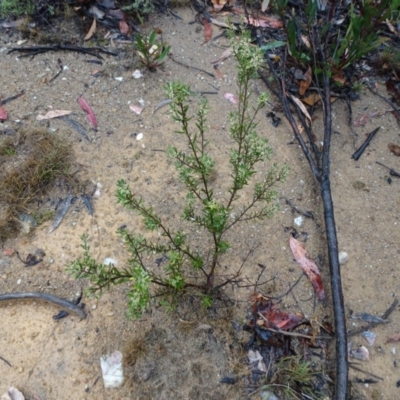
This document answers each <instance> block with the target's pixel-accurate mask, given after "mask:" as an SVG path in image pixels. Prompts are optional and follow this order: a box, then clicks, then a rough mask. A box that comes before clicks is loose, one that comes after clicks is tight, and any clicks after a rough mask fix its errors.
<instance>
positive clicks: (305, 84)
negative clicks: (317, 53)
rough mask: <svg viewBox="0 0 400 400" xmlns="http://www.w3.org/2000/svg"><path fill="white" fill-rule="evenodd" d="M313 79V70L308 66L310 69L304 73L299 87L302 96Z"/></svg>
mask: <svg viewBox="0 0 400 400" xmlns="http://www.w3.org/2000/svg"><path fill="white" fill-rule="evenodd" d="M311 81H312V72H311V68H310V67H308V70H307V71H306V72H305V73H304V80H301V81H300V89H299V94H300V96H303V95H304V93H305V92H306V90H307V89H308V87H309V86H310V85H311Z"/></svg>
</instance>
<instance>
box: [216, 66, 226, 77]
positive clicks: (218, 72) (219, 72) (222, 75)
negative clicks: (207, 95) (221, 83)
mask: <svg viewBox="0 0 400 400" xmlns="http://www.w3.org/2000/svg"><path fill="white" fill-rule="evenodd" d="M214 71H215V75H217V76H218V78H219V79H224V74H223V73H222V72H221V71H220V70H219V69H218V67H217V66H216V65H214Z"/></svg>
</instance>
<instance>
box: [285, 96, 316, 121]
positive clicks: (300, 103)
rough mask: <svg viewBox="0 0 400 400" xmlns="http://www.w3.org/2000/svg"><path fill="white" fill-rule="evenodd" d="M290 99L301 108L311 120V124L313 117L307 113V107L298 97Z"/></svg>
mask: <svg viewBox="0 0 400 400" xmlns="http://www.w3.org/2000/svg"><path fill="white" fill-rule="evenodd" d="M290 97H291V98H292V100H293V101H294V102H295V103H296V104H297V105H298V106H299V108H300V110H301V112H302V113H303V114H304V115H305V116H306V117H307V118H308V119H309V120H310V122H311V117H310V114H309V113H308V111H307V108H306V106H305V105H304V104H303V103H302V102H301V100H300V99H298V98H297V97H294V96H293V95H290Z"/></svg>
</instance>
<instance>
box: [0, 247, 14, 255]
mask: <svg viewBox="0 0 400 400" xmlns="http://www.w3.org/2000/svg"><path fill="white" fill-rule="evenodd" d="M14 253H15V249H13V248H11V247H9V248H8V249H4V250H3V256H6V257H11V256H13V255H14Z"/></svg>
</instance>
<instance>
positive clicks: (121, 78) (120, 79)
mask: <svg viewBox="0 0 400 400" xmlns="http://www.w3.org/2000/svg"><path fill="white" fill-rule="evenodd" d="M114 79H115V80H116V81H118V82H122V81H123V80H124V78H123V77H122V76H117V77H116V78H114Z"/></svg>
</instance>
